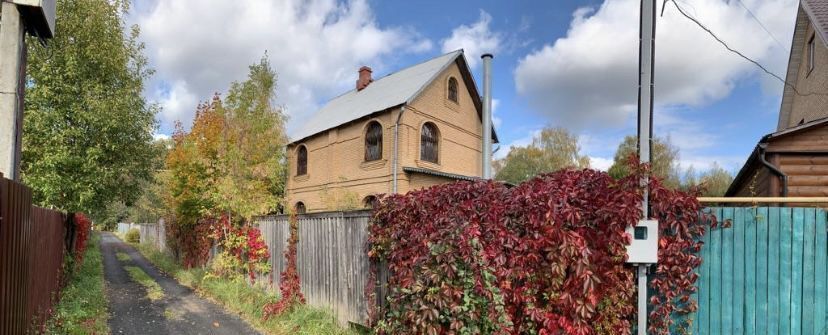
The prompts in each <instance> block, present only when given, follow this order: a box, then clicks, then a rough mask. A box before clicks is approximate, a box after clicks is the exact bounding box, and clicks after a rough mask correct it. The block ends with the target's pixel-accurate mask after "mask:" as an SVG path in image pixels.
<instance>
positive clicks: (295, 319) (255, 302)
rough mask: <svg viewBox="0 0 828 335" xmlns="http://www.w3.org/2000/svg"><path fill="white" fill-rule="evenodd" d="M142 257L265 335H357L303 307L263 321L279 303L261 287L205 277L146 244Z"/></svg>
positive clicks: (319, 311)
mask: <svg viewBox="0 0 828 335" xmlns="http://www.w3.org/2000/svg"><path fill="white" fill-rule="evenodd" d="M137 247H138V249H139V250H140V251H141V253H142V254H143V255H144V256H145V257H146V258H147V259H148V260H149V261H150V262H151V263H153V264H154V265H155V266H156V267H158V268H159V269H160V270H161V271H163V272H165V273H167V274H169V275H171V276H173V277H175V278H176V279H177V280H178V281H179V283H181V284H182V285H186V286H189V287H191V288H193V289H194V290H196V292H198V293H199V294H200V295H203V296H205V297H207V298H210V299H212V300H214V301H216V302H218V303H219V304H221V305H223V306H225V308H227V309H229V310H231V311H233V312H235V313H238V314H239V315H240V316H241V317H242V318H243V319H245V320H246V321H247V322H249V323H250V324H251V325H253V326H254V327H256V328H257V329H258V330H260V331H262V332H263V333H266V334H300V335H312V334H323V335H324V334H331V335H338V334H342V335H346V334H357V333H356V332H354V331H351V330H348V329H343V328H341V327H339V326H338V325H337V322H336V320H335V318H334V317H333V316H332V315H331V314H330V313H329V312H327V311H324V310H322V309H319V308H313V307H310V306H306V305H302V306H297V307H296V308H293V309H292V310H290V311H289V312H286V313H284V314H281V315H279V316H274V317H271V318H269V319H267V320H265V319H264V314H263V309H262V306H264V305H266V304H269V303H274V302H277V301H279V297H278V295H277V294H275V293H272V291H269V290H267V289H265V288H264V287H262V286H260V285H256V286H251V285H250V284H249V283H248V282H247V281H246V280H245V279H244V278H243V277H241V276H237V277H235V278H232V279H228V278H221V277H210V276H207V270H205V269H204V268H200V267H196V268H189V269H186V268H184V267H183V266H181V265H180V264H178V263H177V262H176V261H175V260H174V259H173V257H172V256H171V255H170V254H168V253H165V252H161V251H158V250H157V249H155V248H154V247H153V246H150V245H147V244H140V245H137Z"/></svg>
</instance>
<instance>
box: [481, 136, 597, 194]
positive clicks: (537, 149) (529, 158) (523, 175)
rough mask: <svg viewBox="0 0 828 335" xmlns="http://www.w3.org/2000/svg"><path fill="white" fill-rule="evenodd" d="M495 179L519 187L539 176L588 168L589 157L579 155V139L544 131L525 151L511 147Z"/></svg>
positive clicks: (496, 167)
mask: <svg viewBox="0 0 828 335" xmlns="http://www.w3.org/2000/svg"><path fill="white" fill-rule="evenodd" d="M494 167H495V170H497V173H496V175H495V179H497V180H501V181H506V182H509V183H512V184H519V183H521V182H522V181H524V180H527V179H529V178H532V177H534V176H536V175H538V174H540V173H544V172H553V171H557V170H560V169H564V168H587V167H589V157H586V156H582V155H581V154H580V147H579V146H578V137H576V136H575V135H573V134H572V133H570V132H569V131H567V130H566V129H563V128H549V127H547V128H544V129H543V130H541V132H540V133H539V134H538V135H537V136H535V137H534V138H533V139H532V143H530V144H529V145H527V146H525V147H512V148H511V149H510V150H509V153H508V154H507V155H506V157H505V158H503V159H501V160H498V161H496V162H495V164H494Z"/></svg>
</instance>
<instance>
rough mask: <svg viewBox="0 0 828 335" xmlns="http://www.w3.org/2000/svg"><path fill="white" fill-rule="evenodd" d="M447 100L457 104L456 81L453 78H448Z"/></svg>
mask: <svg viewBox="0 0 828 335" xmlns="http://www.w3.org/2000/svg"><path fill="white" fill-rule="evenodd" d="M448 98H449V100H451V101H454V102H457V79H454V77H451V78H449V81H448Z"/></svg>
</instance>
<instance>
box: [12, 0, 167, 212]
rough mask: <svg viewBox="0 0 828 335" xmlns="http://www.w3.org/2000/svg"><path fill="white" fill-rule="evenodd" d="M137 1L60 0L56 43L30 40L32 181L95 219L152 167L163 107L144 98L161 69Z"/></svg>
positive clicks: (50, 202)
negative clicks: (138, 22)
mask: <svg viewBox="0 0 828 335" xmlns="http://www.w3.org/2000/svg"><path fill="white" fill-rule="evenodd" d="M128 9H129V1H128V0H118V1H98V0H74V1H57V8H56V12H57V16H58V17H59V18H60V19H58V20H57V21H56V27H55V30H56V31H59V32H60V33H58V34H55V36H54V38H52V39H49V43H48V45H46V44H44V43H40V42H39V41H38V40H37V39H36V38H35V37H30V40H29V41H28V43H27V45H28V61H27V68H26V75H27V81H26V101H25V107H26V110H25V113H26V122H24V123H23V127H24V130H23V156H22V161H21V170H22V176H23V181H24V182H25V184H26V185H28V186H29V187H31V189H32V193H33V197H34V201H35V202H36V203H37V204H39V205H41V206H44V207H48V206H55V207H57V208H60V209H62V210H65V211H69V212H75V211H84V212H86V213H88V214H90V216H91V217H93V218H95V219H96V220H95V221H96V222H103V221H113V220H115V218H111V217H105V215H106V214H107V213H108V212H107V211H106V208H107V207H108V206H110V205H112V204H114V203H131V202H133V201H134V200H135V198H136V197H137V195H138V193H137V191H138V186H139V184H140V183H141V182H142V181H144V180H147V179H148V178H149V177H150V173H151V167H150V163H151V157H152V154H151V145H150V142H151V141H152V133H153V131H154V128H155V126H156V123H155V112H156V111H157V108H156V106H154V105H151V104H149V103H147V102H146V101H145V99H144V97H143V90H144V81H145V80H147V79H148V78H149V76H150V74H151V73H152V71H151V70H150V69H149V68H148V66H147V59H146V58H145V57H144V55H143V48H144V46H143V44H142V43H141V42H140V39H139V29H138V27H137V26H132V27H127V25H126V22H125V21H126V18H128V17H129V16H128V15H127V12H128Z"/></svg>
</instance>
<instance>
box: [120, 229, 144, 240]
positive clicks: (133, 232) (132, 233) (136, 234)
mask: <svg viewBox="0 0 828 335" xmlns="http://www.w3.org/2000/svg"><path fill="white" fill-rule="evenodd" d="M124 240H126V241H127V242H128V243H138V242H141V231H140V230H138V228H131V229H130V230H128V231H127V232H126V234H125V235H124Z"/></svg>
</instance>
